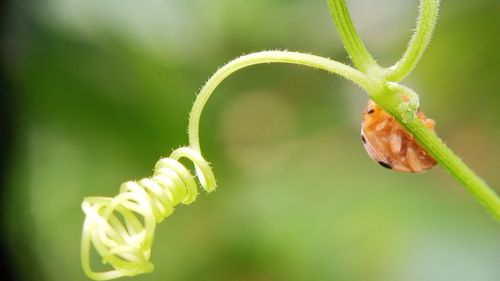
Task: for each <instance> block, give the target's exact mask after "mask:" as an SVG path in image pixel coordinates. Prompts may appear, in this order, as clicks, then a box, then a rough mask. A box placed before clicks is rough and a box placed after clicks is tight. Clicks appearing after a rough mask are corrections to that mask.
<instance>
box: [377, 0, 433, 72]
mask: <svg viewBox="0 0 500 281" xmlns="http://www.w3.org/2000/svg"><path fill="white" fill-rule="evenodd" d="M438 13H439V0H421V1H420V6H419V13H418V19H417V27H416V29H415V32H414V33H413V36H412V38H411V39H410V42H409V43H408V47H407V49H406V51H405V52H404V54H403V56H402V57H401V59H400V60H399V61H398V62H396V63H395V64H394V65H393V66H391V67H389V68H387V69H386V74H385V76H386V77H387V80H390V81H401V80H403V79H404V78H405V77H406V76H407V75H408V74H410V72H411V71H412V70H413V69H414V68H415V66H416V65H417V63H418V61H419V60H420V58H421V57H422V55H423V53H424V51H425V49H426V48H427V46H429V43H430V42H431V38H432V33H433V32H434V27H435V26H436V22H437V18H438Z"/></svg>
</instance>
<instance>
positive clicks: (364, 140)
mask: <svg viewBox="0 0 500 281" xmlns="http://www.w3.org/2000/svg"><path fill="white" fill-rule="evenodd" d="M361 140H362V141H363V143H366V139H365V136H363V135H361Z"/></svg>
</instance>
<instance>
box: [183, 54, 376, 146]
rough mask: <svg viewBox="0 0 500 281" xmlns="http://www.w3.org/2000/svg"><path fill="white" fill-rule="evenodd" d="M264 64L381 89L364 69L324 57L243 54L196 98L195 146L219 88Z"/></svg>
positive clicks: (193, 114) (193, 111)
mask: <svg viewBox="0 0 500 281" xmlns="http://www.w3.org/2000/svg"><path fill="white" fill-rule="evenodd" d="M264 63H289V64H298V65H304V66H309V67H312V68H318V69H322V70H325V71H328V72H330V73H335V74H338V75H340V76H342V77H344V78H346V79H348V80H351V81H353V82H354V83H356V84H357V85H358V86H360V87H361V88H363V89H364V90H365V91H367V92H377V91H379V90H378V88H380V87H381V84H380V83H378V82H376V81H375V80H372V79H370V78H369V77H368V76H367V75H365V74H363V73H361V72H360V71H358V70H356V69H354V68H352V67H350V66H348V65H345V64H342V63H339V62H336V61H333V60H331V59H328V58H324V57H319V56H314V55H310V54H303V53H296V52H287V51H263V52H258V53H253V54H249V55H245V56H241V57H239V58H237V59H235V60H233V61H231V62H229V63H228V64H226V65H224V66H223V67H221V68H220V69H219V70H217V72H215V74H214V75H212V77H210V79H209V80H208V81H207V82H206V83H205V85H204V86H203V88H202V89H201V91H200V93H199V94H198V96H197V97H196V100H195V102H194V104H193V107H192V109H191V113H190V115H189V126H188V134H189V144H190V146H191V148H193V149H197V150H198V151H199V150H200V141H199V123H200V116H201V113H202V111H203V108H204V107H205V104H206V103H207V101H208V99H209V98H210V96H211V95H212V93H213V91H214V90H215V88H216V87H217V86H218V85H219V84H220V83H221V82H222V81H223V80H224V79H225V78H226V77H228V76H229V75H231V74H232V73H234V72H236V71H238V70H240V69H242V68H245V67H248V66H252V65H256V64H264Z"/></svg>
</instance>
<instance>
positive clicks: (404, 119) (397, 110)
mask: <svg viewBox="0 0 500 281" xmlns="http://www.w3.org/2000/svg"><path fill="white" fill-rule="evenodd" d="M387 84H388V86H387V88H388V89H389V91H390V92H392V94H391V95H390V96H401V95H404V96H406V97H409V98H410V100H408V101H406V102H400V104H399V105H397V106H394V104H392V103H387V102H382V103H381V106H382V107H383V108H384V109H385V110H386V111H387V112H389V113H390V114H391V115H393V116H394V117H395V118H396V119H398V121H399V122H400V123H401V124H402V125H403V126H404V127H405V128H406V129H407V130H408V131H409V132H410V133H411V134H412V135H413V136H414V137H415V138H416V139H417V140H418V142H419V143H420V145H422V147H423V148H424V149H425V150H426V151H427V152H428V153H429V154H430V155H432V157H434V159H435V160H436V161H437V162H438V163H439V164H441V165H442V166H443V167H444V168H445V169H446V170H448V172H450V174H451V175H453V176H454V177H455V178H456V179H457V180H458V181H459V182H460V183H461V184H462V185H463V186H464V187H465V189H466V190H467V191H468V192H469V193H470V194H471V195H472V196H473V197H474V198H475V199H476V200H477V201H478V202H479V203H480V204H481V205H482V206H483V207H485V208H486V209H487V210H488V212H489V213H490V214H491V215H492V217H493V218H494V219H495V220H496V221H497V222H499V223H500V197H498V195H497V194H496V193H495V191H494V190H493V189H492V188H490V187H489V186H488V185H487V184H486V182H485V181H483V180H482V179H481V178H480V177H479V176H478V175H476V173H474V171H472V169H470V168H469V167H468V166H467V165H466V164H465V163H464V162H463V161H462V159H460V157H458V156H457V155H456V154H455V153H454V152H453V151H452V150H451V149H450V148H449V147H448V146H447V145H446V144H445V143H444V142H443V141H442V140H441V139H440V138H439V137H438V136H437V135H436V134H435V133H433V132H432V131H431V130H429V129H428V128H427V127H426V126H425V125H424V124H423V123H422V121H421V120H419V119H418V118H416V117H415V116H413V117H411V116H410V115H409V114H411V112H415V111H416V110H415V107H414V106H415V105H417V104H418V102H411V100H412V99H415V98H418V96H417V95H416V94H415V92H414V91H413V90H411V89H410V88H407V87H404V86H402V85H399V84H397V83H387ZM379 100H380V99H379ZM382 100H383V98H382ZM407 106H408V107H407Z"/></svg>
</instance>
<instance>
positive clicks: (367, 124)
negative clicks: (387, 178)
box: [361, 100, 436, 173]
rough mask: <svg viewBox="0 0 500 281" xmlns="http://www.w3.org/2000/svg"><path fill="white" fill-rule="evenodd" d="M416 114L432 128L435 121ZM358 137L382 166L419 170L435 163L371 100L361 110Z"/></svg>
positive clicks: (409, 170) (415, 141) (401, 170)
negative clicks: (363, 109) (361, 115)
mask: <svg viewBox="0 0 500 281" xmlns="http://www.w3.org/2000/svg"><path fill="white" fill-rule="evenodd" d="M417 117H418V118H419V119H420V120H422V122H423V123H424V125H425V126H426V127H427V128H429V129H431V130H432V131H434V127H435V125H436V123H435V122H434V120H432V119H430V118H427V117H426V116H425V115H424V113H423V112H421V111H419V112H418V113H417ZM361 140H362V141H363V144H364V147H365V149H366V152H368V155H369V156H370V157H371V158H372V159H373V160H375V161H377V162H378V163H379V164H380V165H381V166H382V167H384V168H388V169H393V170H395V171H399V172H407V173H418V172H423V171H426V170H429V169H430V168H432V167H434V166H435V165H436V160H434V158H432V157H431V156H430V155H429V154H428V153H427V152H426V151H425V150H424V149H423V148H422V147H421V146H420V144H419V143H418V142H417V140H416V139H415V138H414V137H413V136H412V135H411V134H410V133H408V132H407V131H406V130H405V129H404V128H403V126H402V125H400V124H399V122H398V121H397V120H396V119H395V118H394V117H392V116H391V115H389V114H388V113H387V112H385V111H384V110H383V109H382V108H381V107H379V106H378V105H377V104H375V102H373V101H372V100H370V101H369V102H368V105H367V106H366V109H365V111H364V112H363V121H362V122H361Z"/></svg>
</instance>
